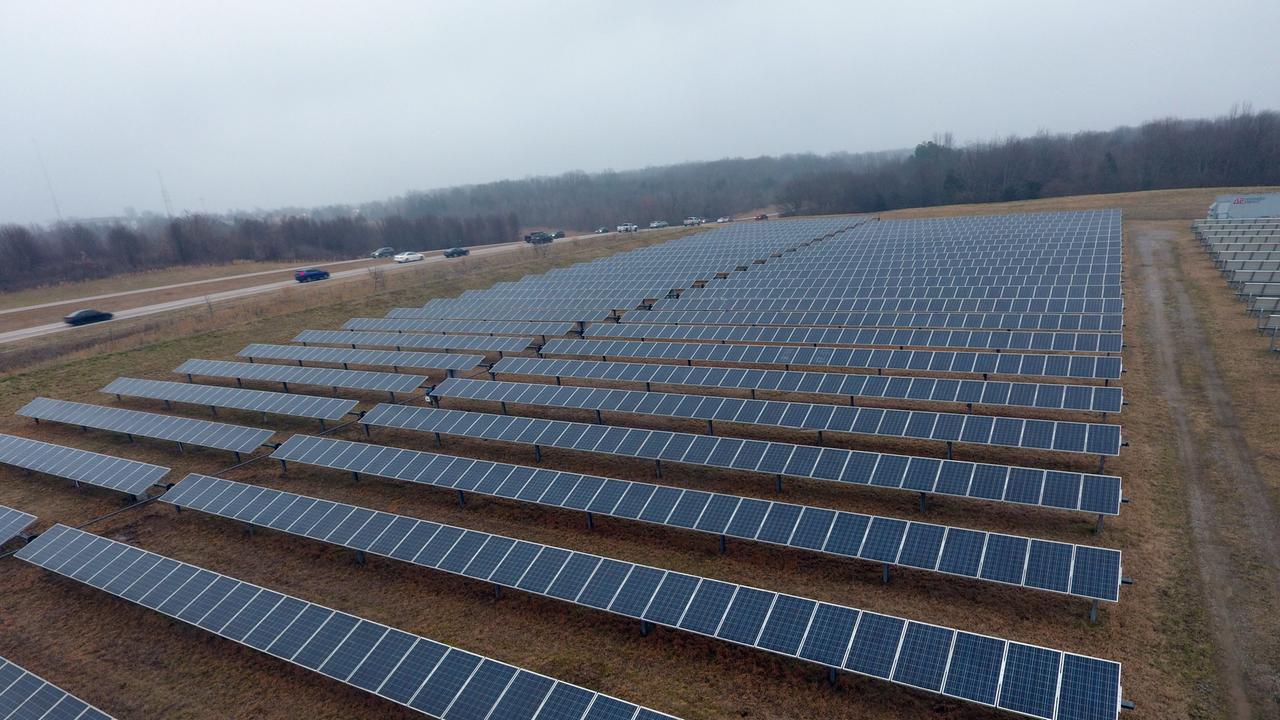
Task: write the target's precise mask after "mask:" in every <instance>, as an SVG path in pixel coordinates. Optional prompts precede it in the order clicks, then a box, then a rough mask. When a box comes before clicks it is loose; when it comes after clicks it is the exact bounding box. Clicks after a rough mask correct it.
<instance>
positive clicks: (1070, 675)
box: [1058, 653, 1120, 720]
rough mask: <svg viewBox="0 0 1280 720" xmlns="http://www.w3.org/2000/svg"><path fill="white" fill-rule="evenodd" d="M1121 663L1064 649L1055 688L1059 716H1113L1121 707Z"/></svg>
mask: <svg viewBox="0 0 1280 720" xmlns="http://www.w3.org/2000/svg"><path fill="white" fill-rule="evenodd" d="M1119 687H1120V666H1119V665H1118V664H1116V663H1113V662H1107V661H1106V660H1098V659H1096V658H1088V657H1081V656H1079V655H1072V654H1070V653H1065V654H1064V655H1063V658H1062V680H1061V686H1060V688H1059V690H1058V720H1115V717H1116V715H1117V713H1118V712H1119V707H1120V698H1119V696H1118V693H1117V690H1118V689H1119Z"/></svg>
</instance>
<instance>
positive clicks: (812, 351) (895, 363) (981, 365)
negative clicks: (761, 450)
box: [540, 340, 1122, 380]
mask: <svg viewBox="0 0 1280 720" xmlns="http://www.w3.org/2000/svg"><path fill="white" fill-rule="evenodd" d="M540 353H541V355H569V356H588V357H599V358H601V359H604V360H607V359H608V358H610V357H613V358H631V359H648V360H684V361H686V362H689V363H692V361H694V360H698V361H705V362H733V363H743V364H750V365H784V366H787V368H788V369H790V366H792V365H800V366H808V367H832V368H849V369H859V370H879V369H884V370H919V371H927V372H941V373H965V374H972V373H982V374H983V375H987V374H993V375H1022V376H1027V377H1062V378H1079V379H1092V380H1115V379H1118V378H1119V377H1120V372H1121V369H1122V367H1121V359H1120V357H1119V356H1097V355H1042V354H1025V353H996V352H964V351H949V350H871V349H867V348H836V347H811V346H797V345H729V344H722V343H675V342H638V341H631V340H551V341H549V342H548V343H547V344H546V345H543V346H542V348H541V351H540Z"/></svg>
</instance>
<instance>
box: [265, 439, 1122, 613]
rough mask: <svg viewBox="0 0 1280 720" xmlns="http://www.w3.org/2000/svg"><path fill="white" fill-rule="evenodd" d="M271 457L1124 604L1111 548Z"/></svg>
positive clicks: (640, 489)
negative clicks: (1120, 595)
mask: <svg viewBox="0 0 1280 720" xmlns="http://www.w3.org/2000/svg"><path fill="white" fill-rule="evenodd" d="M271 457H273V458H275V459H277V460H280V461H282V462H286V463H287V462H299V463H302V464H305V465H313V466H316V467H323V468H330V469H334V470H342V471H346V472H351V473H356V474H357V475H360V474H366V475H374V476H377V477H385V478H389V479H392V480H398V481H402V482H410V483H415V484H421V485H430V486H433V487H439V488H446V489H450V490H457V491H463V492H474V493H478V494H481V495H488V496H491V497H497V498H504V499H508V500H515V501H519V502H528V503H534V504H537V505H543V506H548V507H552V508H557V509H561V510H577V511H583V512H588V513H592V514H593V515H601V516H608V517H614V518H621V519H624V520H638V521H641V522H646V523H652V524H656V525H662V526H664V527H668V528H677V529H683V530H693V531H697V532H702V533H709V534H712V535H720V536H724V537H732V538H736V539H740V540H749V541H754V542H763V543H769V544H774V545H782V546H785V547H790V548H795V549H798V550H807V551H811V552H821V553H826V554H830V555H834V556H836V557H840V558H859V559H862V560H867V561H870V562H877V563H884V564H893V565H900V566H903V567H909V568H914V569H918V570H927V571H933V572H940V573H944V574H950V575H958V576H961V577H966V578H972V579H982V580H987V581H991V582H998V583H1007V584H1013V585H1018V586H1020V587H1024V588H1030V589H1038V590H1049V591H1052V592H1060V593H1068V594H1072V595H1078V596H1082V597H1087V598H1091V599H1096V600H1108V601H1115V600H1118V599H1119V585H1120V580H1121V578H1120V568H1121V565H1120V553H1119V551H1116V550H1108V549H1105V548H1097V547H1087V546H1072V545H1070V544H1068V543H1056V542H1049V541H1044V540H1036V539H1032V538H1024V537H1016V536H1011V535H999V534H995V533H987V532H982V531H978V530H969V529H965V528H958V527H946V526H942V525H935V524H931V523H921V522H908V521H906V520H900V519H897V518H889V517H877V516H872V515H866V514H862V513H851V512H840V511H835V510H829V509H826V508H820V507H810V506H804V505H796V504H794V503H783V502H770V501H766V500H758V499H755V498H747V497H741V496H737V495H729V494H725V493H711V492H705V491H701V490H686V489H681V488H675V487H670V486H665V485H654V484H651V483H643V482H636V481H630V480H618V479H614V478H604V477H597V476H592V475H580V474H578V473H572V472H566V471H559V470H548V469H540V468H534V467H529V466H524V465H513V464H509V463H499V462H489V461H486V460H474V459H471V458H466V457H456V456H453V455H440V454H437V453H431V452H425V451H420V450H408V449H404V448H398V447H388V446H384V445H370V444H366V443H357V442H351V441H348V440H336V439H331V438H320V437H310V436H306V435H294V436H293V437H291V438H289V440H287V441H286V442H285V443H284V444H283V445H281V446H280V447H279V448H277V449H276V451H275V452H273V453H272V455H271Z"/></svg>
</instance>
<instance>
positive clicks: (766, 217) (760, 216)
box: [756, 213, 769, 220]
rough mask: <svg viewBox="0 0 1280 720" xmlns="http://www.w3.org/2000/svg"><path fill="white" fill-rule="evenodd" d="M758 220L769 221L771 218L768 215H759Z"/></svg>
mask: <svg viewBox="0 0 1280 720" xmlns="http://www.w3.org/2000/svg"><path fill="white" fill-rule="evenodd" d="M756 219H757V220H768V219H769V216H768V215H767V214H766V213H760V214H759V215H757V216H756Z"/></svg>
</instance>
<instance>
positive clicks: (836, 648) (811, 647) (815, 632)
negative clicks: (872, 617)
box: [800, 603, 859, 668]
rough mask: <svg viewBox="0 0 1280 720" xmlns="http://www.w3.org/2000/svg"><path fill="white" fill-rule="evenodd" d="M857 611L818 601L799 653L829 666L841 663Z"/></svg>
mask: <svg viewBox="0 0 1280 720" xmlns="http://www.w3.org/2000/svg"><path fill="white" fill-rule="evenodd" d="M858 615H859V612H858V611H857V610H854V609H852V608H846V607H840V606H838V605H828V604H826V603H819V604H818V608H817V610H816V611H815V612H814V613H813V621H812V622H811V623H810V624H809V632H808V633H806V634H805V638H804V644H803V645H802V646H801V648H800V657H802V658H805V659H806V660H812V661H814V662H817V663H822V664H823V665H828V666H830V667H835V668H840V667H843V666H844V656H845V652H847V651H848V649H849V641H850V640H851V639H852V638H853V629H854V627H855V626H856V625H857V623H858Z"/></svg>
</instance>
